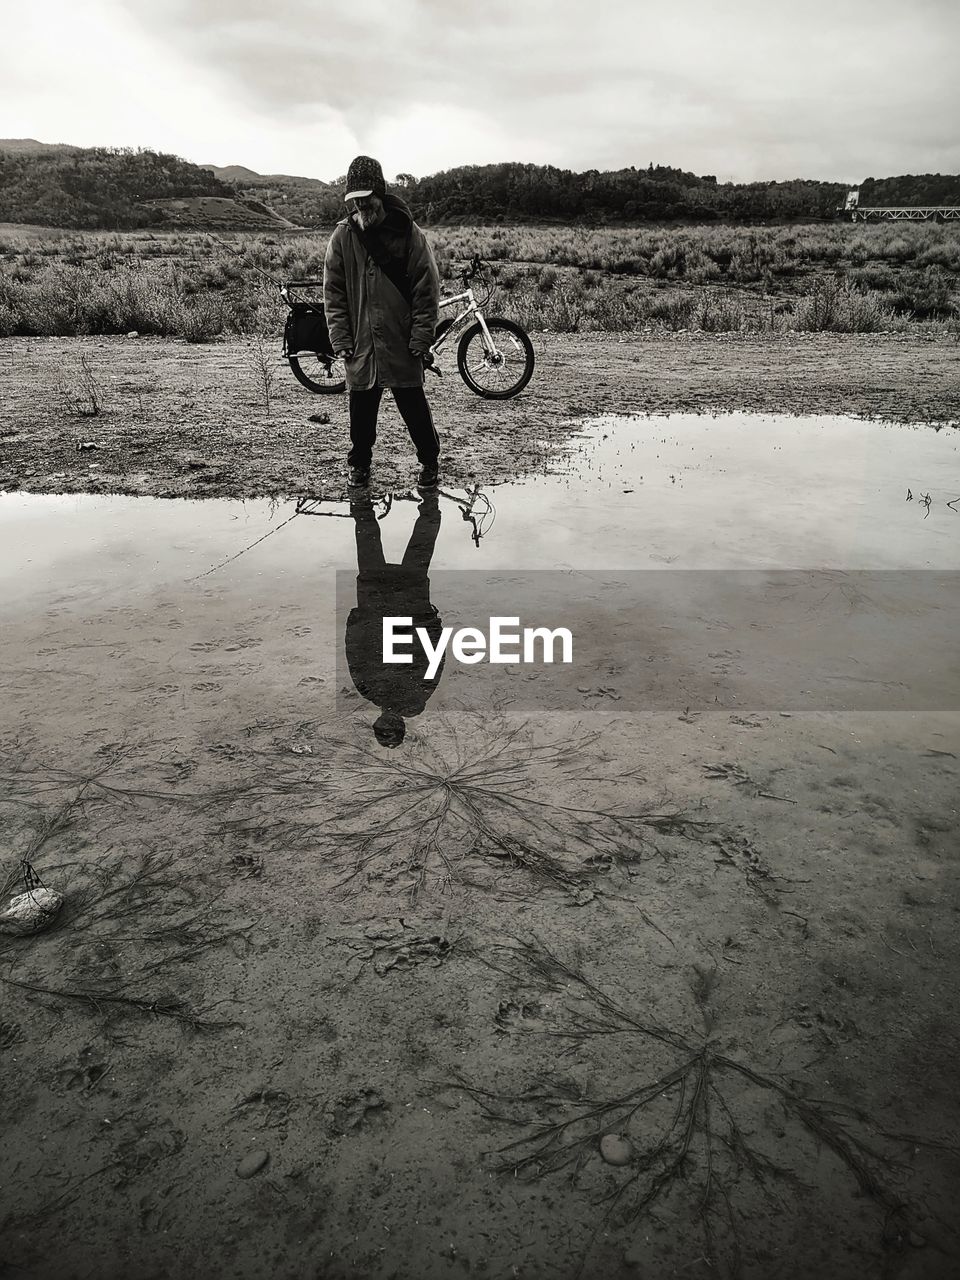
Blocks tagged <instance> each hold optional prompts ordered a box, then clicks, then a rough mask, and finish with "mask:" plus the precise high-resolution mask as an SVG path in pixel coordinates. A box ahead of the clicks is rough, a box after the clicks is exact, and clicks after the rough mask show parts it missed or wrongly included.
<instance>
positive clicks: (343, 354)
mask: <svg viewBox="0 0 960 1280" xmlns="http://www.w3.org/2000/svg"><path fill="white" fill-rule="evenodd" d="M333 354H334V355H335V356H336V357H337V359H338V360H352V359H353V350H352V348H348V349H347V350H346V351H335V352H334V353H333Z"/></svg>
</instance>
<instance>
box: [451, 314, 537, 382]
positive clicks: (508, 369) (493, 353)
mask: <svg viewBox="0 0 960 1280" xmlns="http://www.w3.org/2000/svg"><path fill="white" fill-rule="evenodd" d="M486 324H487V329H488V330H489V332H490V337H491V338H492V339H493V343H494V345H493V348H492V349H491V348H489V345H488V343H487V339H486V336H485V335H484V332H483V330H482V329H481V328H480V325H479V324H474V325H471V326H470V328H469V329H468V330H467V331H466V333H465V334H464V335H463V337H462V338H461V339H460V345H459V346H458V347H457V368H458V369H459V370H460V376H461V378H463V380H464V382H465V383H466V384H467V386H468V387H469V388H470V390H471V391H474V392H476V394H477V395H478V396H483V398H484V399H485V400H509V399H510V397H511V396H515V395H518V394H519V393H520V392H521V391H522V390H523V388H524V387H525V386H526V385H527V383H528V382H529V381H530V379H531V378H532V377H533V366H534V364H535V359H534V354H533V343H532V342H531V341H530V339H529V338H528V337H527V335H526V333H524V331H523V330H522V329H521V328H520V326H519V325H518V324H514V322H513V321H512V320H503V319H500V318H499V317H496V318H492V319H489V320H487V322H486Z"/></svg>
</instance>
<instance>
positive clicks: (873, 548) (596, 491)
mask: <svg viewBox="0 0 960 1280" xmlns="http://www.w3.org/2000/svg"><path fill="white" fill-rule="evenodd" d="M958 444H960V440H958V436H957V433H956V432H955V431H952V430H951V429H949V428H948V429H944V430H942V431H940V432H936V431H934V430H933V429H932V428H929V427H923V426H917V427H904V426H891V425H885V424H881V423H870V422H861V421H856V420H852V419H843V418H808V419H795V418H793V419H791V418H774V417H763V416H757V415H752V416H751V415H726V416H721V417H716V418H709V417H701V416H688V415H676V416H673V417H670V418H648V419H636V420H623V419H619V420H615V419H612V418H610V419H600V420H598V422H597V423H596V424H595V425H594V426H593V427H592V428H591V429H590V431H589V432H588V433H587V434H585V435H584V436H583V437H582V438H579V439H577V440H576V441H575V442H574V443H573V444H572V446H571V449H570V453H569V456H568V458H567V459H566V460H565V461H564V462H562V463H561V464H560V467H559V469H558V473H557V474H554V475H550V476H546V477H537V478H532V479H527V480H523V481H519V482H518V483H516V484H513V485H505V486H500V487H499V488H497V489H493V490H491V491H490V493H491V496H492V498H493V500H494V502H495V504H496V520H495V523H494V526H493V528H492V529H491V530H490V532H489V534H488V535H487V537H485V538H484V540H483V541H482V543H481V545H480V547H479V548H477V547H476V546H474V544H473V542H472V540H471V537H470V526H469V525H468V524H466V523H465V522H464V521H463V520H462V518H461V516H460V512H459V511H458V509H457V507H456V506H455V505H454V504H453V503H452V502H450V501H447V500H442V501H441V506H442V508H443V511H444V519H443V527H442V530H441V534H440V539H439V544H438V547H437V551H436V554H435V556H434V558H433V568H434V569H435V570H436V569H439V568H463V569H466V568H487V569H490V568H509V567H516V568H582V569H588V568H603V567H610V568H658V567H671V568H753V567H780V568H801V567H805V568H807V567H808V568H819V567H837V568H849V569H853V568H957V567H960V536H958V535H960V514H957V512H956V511H953V510H950V509H949V508H948V507H947V506H946V503H947V501H949V500H951V499H954V498H958V497H960V448H958ZM908 488H909V489H911V490H912V492H913V494H914V499H915V500H914V501H913V502H907V501H905V498H906V493H907V489H908ZM927 492H929V493H930V495H931V498H932V500H933V502H932V506H931V507H930V510H929V515H928V516H927V517H926V518H924V508H923V507H922V506H921V504H920V502H919V498H920V497H921V495H922V494H925V493H927ZM958 505H960V504H958ZM327 509H328V510H330V511H332V512H341V513H343V514H346V512H347V507H346V504H343V503H339V504H328V506H327ZM293 511H294V504H293V502H292V501H282V502H280V503H277V504H270V503H268V502H266V501H264V500H258V501H249V502H235V501H220V500H206V501H186V500H184V501H175V500H174V501H165V500H157V499H145V498H128V497H99V496H92V495H83V496H74V495H68V496H62V497H48V496H33V495H29V494H7V495H4V496H3V497H2V498H0V539H2V544H3V554H2V556H0V584H2V588H3V603H0V609H10V608H12V607H14V606H15V603H16V602H17V601H20V602H21V603H22V604H27V602H28V601H29V600H30V599H31V598H32V599H43V600H44V601H45V602H49V600H50V596H51V592H56V591H61V592H67V593H69V594H70V595H71V596H76V595H77V593H80V594H86V593H87V592H92V593H93V594H94V595H96V596H102V595H104V594H108V593H109V592H110V591H111V590H112V589H116V590H120V591H122V592H123V593H124V594H129V593H131V592H133V593H136V592H137V591H138V590H139V589H144V590H149V589H153V588H155V587H156V586H158V585H159V584H160V583H163V584H164V585H165V586H166V587H167V589H168V590H169V588H171V587H174V586H175V585H176V584H177V583H185V581H186V580H187V579H190V578H192V577H193V576H194V575H198V574H203V573H204V572H205V571H206V570H208V569H210V568H211V566H214V565H217V564H218V563H219V562H220V561H223V560H226V559H227V558H228V557H232V556H235V555H236V554H237V552H242V551H243V549H244V548H245V547H247V546H248V545H249V544H253V543H255V542H257V540H258V539H260V538H263V537H264V535H269V536H267V537H266V538H264V540H263V541H262V542H259V543H258V544H257V545H255V546H252V547H251V549H250V550H249V551H246V552H245V553H244V554H242V555H241V556H240V557H239V558H238V559H236V560H233V561H232V562H231V563H229V564H226V565H224V566H223V567H222V568H219V569H217V570H216V571H215V572H214V573H211V574H209V575H208V576H207V577H205V578H202V579H200V581H199V582H197V583H195V584H193V587H194V589H196V590H200V591H210V590H215V591H218V592H219V591H221V590H224V589H227V588H228V586H232V587H233V588H236V587H238V586H243V587H244V588H249V589H253V588H254V587H255V586H258V584H259V590H260V591H262V592H265V593H272V591H273V590H274V589H277V590H284V591H286V592H287V593H290V592H294V591H301V592H303V591H309V592H310V593H316V592H321V593H324V594H325V593H326V592H327V591H330V592H331V593H332V579H331V578H330V577H329V575H328V574H327V573H326V572H324V571H325V570H330V569H334V568H338V567H339V568H348V567H350V566H351V564H354V563H355V553H354V538H353V524H352V521H351V520H350V519H348V518H347V519H339V518H326V517H323V516H310V517H307V516H302V517H297V518H296V519H295V520H292V521H290V522H289V523H287V524H285V525H284V521H287V520H288V519H289V517H290V516H291V515H292V513H293ZM415 517H416V504H415V503H414V502H396V503H395V504H394V507H393V510H392V511H391V512H390V514H389V515H388V516H387V518H386V519H385V520H384V521H383V522H382V525H381V531H382V536H383V542H384V551H385V554H386V556H387V558H388V559H390V558H396V559H399V558H400V557H401V555H402V554H403V549H404V547H405V545H406V541H407V537H408V535H409V533H410V530H411V529H412V527H413V523H414V520H415ZM281 525H283V526H284V527H282V528H281V527H280V526H281Z"/></svg>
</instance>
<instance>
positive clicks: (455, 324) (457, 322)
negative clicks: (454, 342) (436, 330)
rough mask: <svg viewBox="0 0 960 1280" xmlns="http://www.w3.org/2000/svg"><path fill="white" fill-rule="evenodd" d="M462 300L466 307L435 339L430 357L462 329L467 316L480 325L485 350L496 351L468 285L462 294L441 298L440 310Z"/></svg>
mask: <svg viewBox="0 0 960 1280" xmlns="http://www.w3.org/2000/svg"><path fill="white" fill-rule="evenodd" d="M464 300H466V303H467V305H466V306H465V307H464V309H463V310H462V311H461V312H460V314H459V315H457V316H454V318H453V319H452V320H451V321H450V323H449V325H448V326H447V327H446V329H444V331H443V333H441V335H440V337H439V338H437V340H436V341H435V342H434V343H433V345H432V346H431V347H430V354H431V355H432V356H435V355H436V354H437V352H438V351H439V350H440V349H441V348H442V347H443V344H444V343H445V342H446V340H447V338H448V337H449V336H450V334H452V333H457V332H459V331H460V329H461V328H462V327H463V325H464V323H465V322H466V320H467V317H468V316H474V317H475V318H476V320H477V323H478V324H479V325H480V329H481V331H482V332H483V340H484V343H485V344H486V346H487V348H488V349H489V350H490V351H496V349H497V348H496V344H495V343H494V341H493V338H491V336H490V330H489V329H488V328H487V322H486V320H484V318H483V312H482V311H481V310H480V305H479V303H478V302H477V299H476V297H475V295H474V292H473V290H472V289H471V288H470V286H469V285H467V287H466V289H465V290H464V291H463V293H454V294H451V295H450V297H449V298H441V299H440V309H441V311H442V310H443V308H444V307H452V306H455V305H456V303H458V302H463V301H464Z"/></svg>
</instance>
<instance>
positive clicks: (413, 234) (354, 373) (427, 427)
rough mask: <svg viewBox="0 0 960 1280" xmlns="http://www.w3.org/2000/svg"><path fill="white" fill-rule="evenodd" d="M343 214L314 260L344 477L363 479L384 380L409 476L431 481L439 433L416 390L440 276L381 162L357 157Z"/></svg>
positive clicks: (423, 484) (430, 335)
mask: <svg viewBox="0 0 960 1280" xmlns="http://www.w3.org/2000/svg"><path fill="white" fill-rule="evenodd" d="M344 201H345V202H346V205H347V207H348V209H349V210H350V216H349V217H347V218H344V219H343V221H342V222H339V223H337V226H336V228H335V229H334V232H333V235H332V236H331V237H330V242H329V244H328V245H327V254H326V259H325V261H324V264H323V304H324V309H325V311H326V316H327V325H328V327H329V330H330V341H331V344H332V346H333V349H334V351H335V352H336V353H337V355H339V356H342V357H343V360H344V362H345V364H346V371H347V387H348V389H349V393H350V443H351V449H350V453H349V455H348V457H347V463H348V466H349V468H350V483H351V484H352V485H355V486H364V485H366V484H367V482H368V481H369V478H370V464H371V461H372V458H373V446H374V443H375V442H376V438H377V415H378V413H379V409H380V398H381V396H382V395H383V389H384V387H389V388H390V390H391V392H392V393H393V398H394V400H395V401H396V404H397V408H398V409H399V410H400V415H401V417H402V418H403V420H404V422H405V423H406V425H407V430H408V431H409V432H410V436H411V439H412V440H413V444H414V447H415V448H416V451H417V457H418V458H419V460H420V468H421V470H420V476H419V484H420V485H421V487H423V488H433V487H435V486H436V484H437V480H438V471H437V467H438V459H439V455H440V438H439V436H438V435H437V432H436V428H435V427H434V425H433V416H432V414H431V413H430V406H429V404H428V403H427V397H426V395H425V394H424V390H423V367H424V358H425V357H426V356H427V353H428V352H429V349H430V344H431V343H432V342H433V338H434V333H435V330H436V327H437V317H438V314H439V305H438V304H439V298H440V277H439V273H438V271H437V264H436V259H435V258H434V256H433V251H432V250H431V248H430V246H429V245H428V244H427V240H426V237H425V236H424V234H423V232H422V231H421V230H420V228H419V227H418V226H417V224H416V223H415V222H414V221H413V218H412V216H411V213H410V210H409V209H408V208H407V205H406V204H405V203H404V201H403V200H401V199H400V198H399V196H395V195H388V194H387V189H386V184H385V183H384V180H383V170H382V169H381V168H380V165H379V164H378V162H377V161H376V160H373V159H371V158H370V156H357V158H356V159H355V160H354V161H353V163H352V164H351V165H350V168H349V170H348V172H347V189H346V194H345V195H344Z"/></svg>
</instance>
